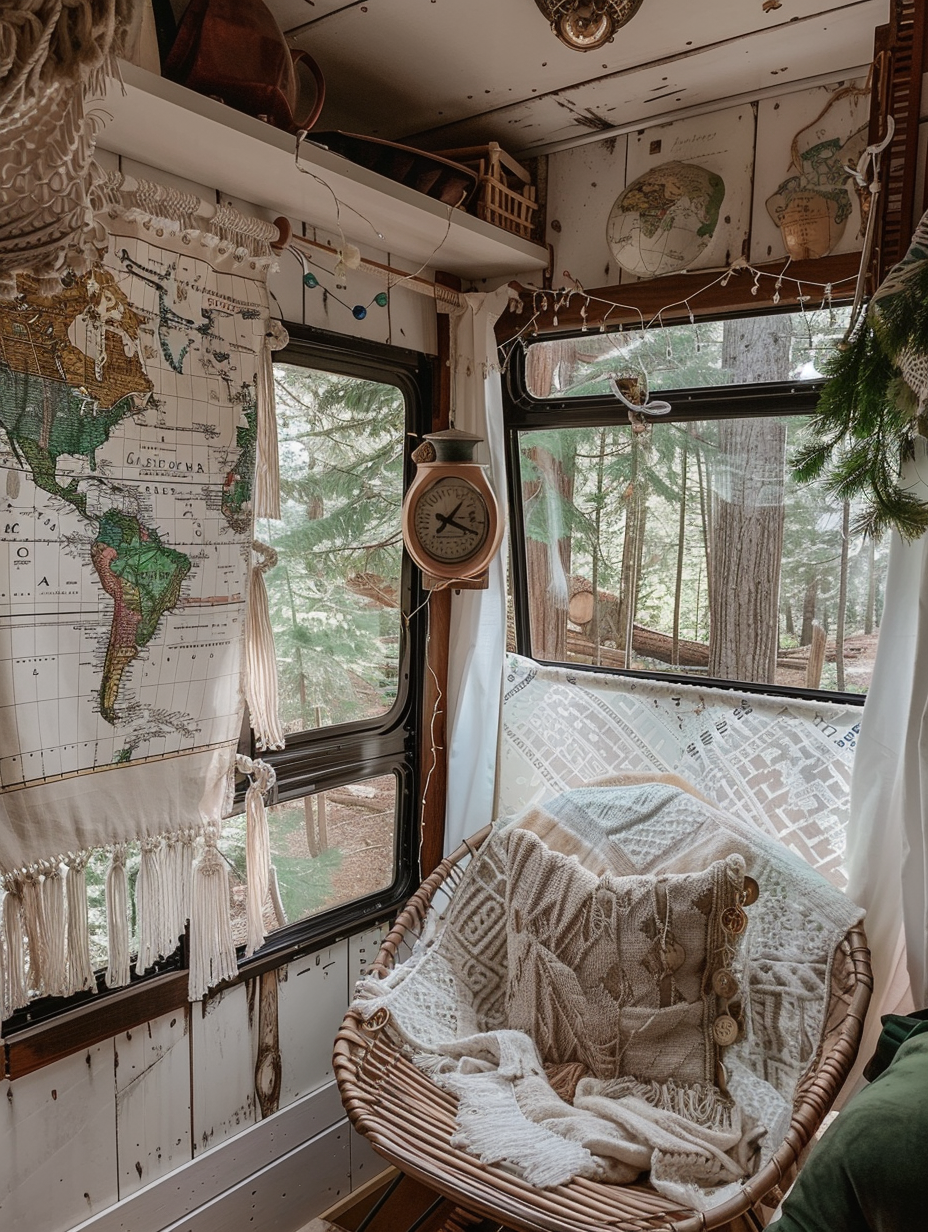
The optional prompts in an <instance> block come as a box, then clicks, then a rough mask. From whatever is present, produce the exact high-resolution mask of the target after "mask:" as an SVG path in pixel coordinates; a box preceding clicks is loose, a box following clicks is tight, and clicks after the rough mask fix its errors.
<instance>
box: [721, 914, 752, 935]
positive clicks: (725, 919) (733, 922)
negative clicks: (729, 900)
mask: <svg viewBox="0 0 928 1232" xmlns="http://www.w3.org/2000/svg"><path fill="white" fill-rule="evenodd" d="M747 926H748V917H747V916H746V915H745V914H744V912H743V911H742V910H741V908H740V907H726V908H725V910H724V911H723V912H722V927H723V928H724V929H725V931H726V932H727V933H734V934H735V936H739V935H740V934H741V933H743V932H744V930H745V929H746V928H747Z"/></svg>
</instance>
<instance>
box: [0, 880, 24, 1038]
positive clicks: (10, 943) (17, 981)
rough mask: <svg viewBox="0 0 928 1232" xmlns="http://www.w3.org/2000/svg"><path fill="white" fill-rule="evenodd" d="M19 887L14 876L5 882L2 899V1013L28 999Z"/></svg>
mask: <svg viewBox="0 0 928 1232" xmlns="http://www.w3.org/2000/svg"><path fill="white" fill-rule="evenodd" d="M22 895H23V887H22V882H21V881H20V880H18V879H9V880H8V881H7V883H6V896H5V897H4V899H3V931H4V933H5V934H6V954H7V963H6V983H5V994H4V996H5V1001H6V1008H5V1012H4V1017H6V1016H7V1015H9V1014H12V1013H13V1011H14V1010H18V1009H22V1007H23V1006H24V1005H26V1004H27V1003H28V1001H29V985H28V981H27V979H26V935H25V931H24V928H23V896H22Z"/></svg>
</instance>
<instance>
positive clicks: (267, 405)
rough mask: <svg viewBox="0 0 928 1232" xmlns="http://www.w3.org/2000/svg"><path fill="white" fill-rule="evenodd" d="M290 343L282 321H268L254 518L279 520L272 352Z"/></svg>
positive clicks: (260, 369)
mask: <svg viewBox="0 0 928 1232" xmlns="http://www.w3.org/2000/svg"><path fill="white" fill-rule="evenodd" d="M289 341H290V339H289V337H288V335H287V331H286V330H285V329H284V327H283V326H282V325H281V323H280V322H279V321H275V320H269V321H268V323H267V334H266V337H265V345H264V349H263V354H262V356H261V362H260V364H259V365H258V389H257V399H258V407H257V415H258V433H257V450H256V452H257V468H256V471H255V517H256V518H275V519H276V518H279V517H280V459H279V455H278V452H277V402H276V399H275V397H274V363H273V361H272V359H271V353H272V352H273V351H279V350H281V349H282V348H283V347H285V346H286V345H287V343H288V342H289Z"/></svg>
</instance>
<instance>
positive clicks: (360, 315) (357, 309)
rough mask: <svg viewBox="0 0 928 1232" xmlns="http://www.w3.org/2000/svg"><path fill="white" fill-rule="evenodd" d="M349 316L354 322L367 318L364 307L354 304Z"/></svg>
mask: <svg viewBox="0 0 928 1232" xmlns="http://www.w3.org/2000/svg"><path fill="white" fill-rule="evenodd" d="M351 315H352V316H353V317H354V319H355V320H356V321H363V320H364V318H365V317H366V316H367V309H366V308H365V307H364V305H363V304H355V306H354V307H353V308H352V310H351Z"/></svg>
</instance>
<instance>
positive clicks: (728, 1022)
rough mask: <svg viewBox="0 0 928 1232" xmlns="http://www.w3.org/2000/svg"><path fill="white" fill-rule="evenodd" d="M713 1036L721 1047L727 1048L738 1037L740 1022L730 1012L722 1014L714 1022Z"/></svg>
mask: <svg viewBox="0 0 928 1232" xmlns="http://www.w3.org/2000/svg"><path fill="white" fill-rule="evenodd" d="M712 1036H713V1038H714V1040H715V1042H716V1043H717V1044H718V1046H719V1047H720V1048H727V1047H728V1045H729V1044H733V1043H734V1042H735V1040H736V1039H737V1038H738V1024H737V1023H736V1022H735V1020H734V1018H732V1017H731V1015H730V1014H720V1015H719V1016H718V1018H716V1020H715V1022H714V1023H713V1024H712Z"/></svg>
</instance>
